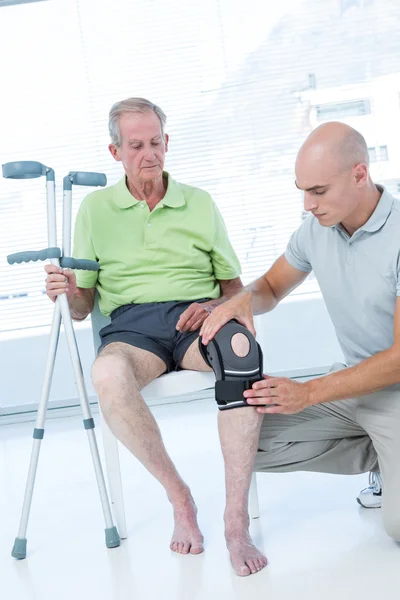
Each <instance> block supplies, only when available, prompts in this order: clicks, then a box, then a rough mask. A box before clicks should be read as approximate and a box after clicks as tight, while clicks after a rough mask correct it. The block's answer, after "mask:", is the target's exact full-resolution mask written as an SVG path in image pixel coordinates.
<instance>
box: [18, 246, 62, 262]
mask: <svg viewBox="0 0 400 600" xmlns="http://www.w3.org/2000/svg"><path fill="white" fill-rule="evenodd" d="M60 256H61V250H60V248H45V249H44V250H30V251H29V250H27V251H26V252H16V253H15V254H9V255H8V256H7V262H8V264H9V265H13V264H15V263H23V262H31V261H32V262H36V261H38V260H47V259H48V258H60Z"/></svg>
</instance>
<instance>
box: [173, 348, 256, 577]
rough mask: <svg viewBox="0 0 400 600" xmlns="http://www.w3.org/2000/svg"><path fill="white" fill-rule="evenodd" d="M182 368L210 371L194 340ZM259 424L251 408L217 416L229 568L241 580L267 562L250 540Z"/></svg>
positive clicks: (230, 411)
mask: <svg viewBox="0 0 400 600" xmlns="http://www.w3.org/2000/svg"><path fill="white" fill-rule="evenodd" d="M238 350H240V348H238ZM181 366H182V367H183V368H184V369H193V370H197V371H211V368H210V367H209V366H208V365H207V364H206V363H205V361H204V359H203V358H202V356H201V354H200V351H199V349H198V341H197V340H196V341H195V342H193V344H192V345H191V346H190V347H189V349H188V350H187V352H186V354H185V356H184V358H183V360H182V362H181ZM262 420H263V415H260V414H259V413H257V412H256V411H255V409H254V408H250V407H249V408H247V407H246V408H237V409H233V410H227V411H224V412H220V413H219V415H218V428H219V435H220V440H221V447H222V454H223V456H224V460H225V482H226V509H225V537H226V544H227V547H228V550H229V553H230V557H231V562H232V566H233V568H234V570H235V573H236V574H237V575H241V576H245V575H250V573H256V572H257V571H260V570H261V569H263V568H264V567H265V565H266V564H267V559H266V558H265V556H264V555H263V554H262V553H261V552H260V551H259V550H257V548H256V547H255V546H254V544H253V542H252V540H251V537H250V534H249V514H248V497H249V488H250V481H251V474H252V471H253V463H254V459H255V456H256V452H257V447H258V440H259V436H260V428H261V423H262Z"/></svg>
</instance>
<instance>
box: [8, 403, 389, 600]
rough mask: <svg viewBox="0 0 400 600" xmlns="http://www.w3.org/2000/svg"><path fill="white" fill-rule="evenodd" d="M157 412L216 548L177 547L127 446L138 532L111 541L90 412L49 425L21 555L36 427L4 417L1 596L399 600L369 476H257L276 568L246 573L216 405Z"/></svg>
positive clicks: (257, 529)
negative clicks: (225, 518) (236, 555)
mask: <svg viewBox="0 0 400 600" xmlns="http://www.w3.org/2000/svg"><path fill="white" fill-rule="evenodd" d="M154 413H155V415H156V418H157V419H158V421H159V423H160V426H161V429H162V432H163V435H164V439H165V443H166V445H167V448H168V449H169V451H170V454H171V455H172V457H173V459H174V460H175V462H176V464H177V466H178V468H179V470H180V472H181V473H182V475H183V476H184V478H185V479H186V480H187V481H188V482H189V483H190V485H191V488H192V492H193V494H194V496H195V498H196V500H197V504H198V507H199V520H200V525H201V527H202V530H203V533H204V535H205V538H206V551H205V553H204V554H203V555H200V556H178V555H175V554H173V553H172V552H171V551H170V550H169V547H168V546H169V538H170V534H171V531H172V520H171V510H170V506H169V505H168V503H167V501H166V499H165V497H164V493H163V491H162V489H161V488H160V486H159V485H158V484H157V482H155V481H153V480H152V478H151V477H150V475H148V474H147V472H146V471H145V470H144V469H143V467H141V465H139V464H138V463H137V462H136V461H135V460H134V459H133V458H132V457H130V456H129V454H128V453H127V452H126V451H125V450H123V451H122V452H121V455H122V456H121V458H122V466H123V478H124V484H125V493H126V504H127V519H128V535H129V538H128V539H127V540H124V541H123V542H122V545H121V547H120V548H116V549H113V550H107V548H106V547H105V544H104V532H103V529H104V525H103V516H102V511H101V507H100V501H99V499H98V496H97V490H96V484H95V480H94V474H93V471H92V465H91V459H90V453H89V449H88V446H87V438H86V434H85V432H84V431H83V428H82V426H81V421H80V419H78V418H75V417H73V418H71V417H70V418H63V419H52V420H49V421H48V422H47V429H46V433H45V437H44V441H43V445H42V453H41V457H40V463H39V471H38V477H37V482H36V489H35V495H34V500H33V506H32V511H31V517H30V525H29V529H28V556H27V559H26V560H22V561H16V560H14V559H13V558H11V556H10V550H11V547H12V545H13V540H14V537H15V536H16V533H17V528H18V522H19V515H20V507H21V502H22V497H23V492H24V486H25V477H26V471H27V465H28V460H29V456H30V448H31V433H32V428H33V423H23V424H18V425H9V426H2V427H0V598H1V599H2V600H3V599H4V600H22V599H23V600H30V599H33V600H39V599H40V600H50V599H51V600H64V599H65V600H67V599H68V600H72V599H77V600H81V599H82V600H83V599H85V600H86V599H88V598H90V599H96V600H106V599H107V600H125V599H126V600H128V599H129V600H148V599H151V600H158V599H160V600H161V599H162V600H170V599H171V600H203V599H204V600H205V599H207V600H213V599H214V598H215V599H217V598H218V599H219V600H224V599H238V600H239V599H246V600H252V599H256V598H257V599H258V598H267V599H268V600H278V599H279V600H284V599H290V600H297V599H303V598H304V599H305V598H307V600H314V599H315V600H317V599H318V600H330V599H333V598H340V600H346V599H350V598H351V599H358V598H359V599H360V600H361V599H362V600H369V599H371V600H372V599H374V600H376V598H383V599H385V600H391V599H392V598H393V599H395V598H396V600H398V598H399V594H400V592H399V589H400V546H399V545H398V544H396V543H394V542H393V541H391V540H390V539H389V538H388V537H387V536H386V535H385V533H384V531H383V529H382V525H381V516H380V511H379V510H365V509H361V508H360V507H359V506H358V505H357V504H356V502H355V496H356V495H357V493H358V491H359V489H360V488H361V487H363V486H364V485H365V484H366V479H367V478H366V476H365V475H363V476H355V477H339V476H328V475H317V474H307V473H296V474H286V475H258V486H259V497H260V510H261V518H260V519H259V520H256V521H253V523H252V533H253V536H254V539H255V541H256V543H257V544H258V545H259V546H260V547H262V548H263V549H264V551H265V552H266V554H267V557H268V559H269V565H268V566H267V568H266V569H264V571H262V572H260V573H258V574H257V575H252V576H250V577H247V578H244V579H240V578H238V577H236V576H235V575H234V574H233V572H232V570H231V567H230V564H229V560H228V556H227V553H226V550H225V546H224V540H223V527H222V513H223V504H224V489H223V467H222V458H221V455H220V451H219V444H218V437H217V431H216V421H215V413H216V410H215V407H214V406H213V404H212V403H210V402H209V401H208V402H204V401H198V402H191V403H185V404H175V405H168V406H160V407H157V408H155V409H154ZM97 420H98V419H96V421H97ZM97 431H99V430H97Z"/></svg>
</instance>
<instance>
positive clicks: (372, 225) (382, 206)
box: [360, 185, 393, 232]
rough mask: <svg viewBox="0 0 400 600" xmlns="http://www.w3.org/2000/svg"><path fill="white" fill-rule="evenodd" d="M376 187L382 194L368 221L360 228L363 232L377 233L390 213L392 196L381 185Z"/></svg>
mask: <svg viewBox="0 0 400 600" xmlns="http://www.w3.org/2000/svg"><path fill="white" fill-rule="evenodd" d="M376 187H377V188H378V190H379V191H380V192H382V196H381V197H380V199H379V202H378V204H377V205H376V208H375V210H374V212H373V213H372V215H371V216H370V218H369V219H368V221H367V222H366V223H365V224H364V225H362V227H360V229H362V230H363V231H371V232H372V231H378V229H380V228H381V227H383V225H384V224H385V223H386V221H387V220H388V217H389V215H390V213H391V211H392V206H393V196H391V195H390V194H389V192H388V191H387V190H386V188H384V187H383V186H382V185H377V186H376Z"/></svg>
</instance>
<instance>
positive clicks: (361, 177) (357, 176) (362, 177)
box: [353, 163, 368, 187]
mask: <svg viewBox="0 0 400 600" xmlns="http://www.w3.org/2000/svg"><path fill="white" fill-rule="evenodd" d="M353 175H354V180H355V182H356V186H357V187H363V186H364V185H365V184H366V183H367V181H368V166H367V165H366V164H365V163H360V164H358V165H356V166H355V167H354V169H353Z"/></svg>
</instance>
